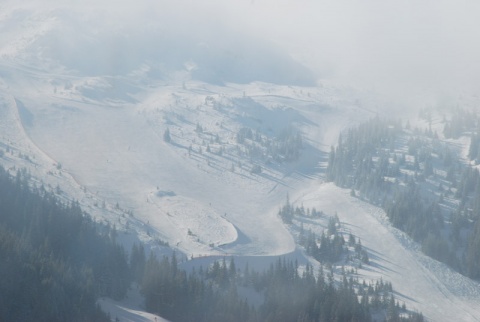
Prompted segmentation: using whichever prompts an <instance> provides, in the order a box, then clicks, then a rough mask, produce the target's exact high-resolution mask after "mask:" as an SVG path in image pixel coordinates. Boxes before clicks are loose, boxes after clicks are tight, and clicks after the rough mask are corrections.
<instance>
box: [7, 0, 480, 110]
mask: <svg viewBox="0 0 480 322" xmlns="http://www.w3.org/2000/svg"><path fill="white" fill-rule="evenodd" d="M11 3H16V2H11ZM32 3H33V6H37V7H38V8H42V9H41V10H44V11H45V10H49V8H55V7H58V6H61V8H62V9H55V10H54V11H53V13H50V14H49V15H56V16H57V18H58V17H60V18H61V19H63V20H64V22H72V25H71V26H70V27H69V28H65V27H63V26H62V27H61V28H59V30H60V31H61V32H62V34H58V33H57V34H54V36H53V37H52V39H53V40H55V41H57V40H58V39H62V37H63V39H64V40H65V39H70V38H71V39H73V40H72V42H75V41H87V42H88V41H91V39H92V38H95V37H97V35H98V37H99V39H100V41H98V42H97V43H98V46H99V47H102V46H105V48H106V50H109V51H112V49H111V48H112V47H109V48H108V47H106V46H108V41H107V44H105V39H109V38H111V35H115V34H120V35H122V36H123V35H127V36H128V34H129V33H130V31H131V39H133V40H132V41H133V42H132V43H128V42H127V43H126V45H125V46H126V47H130V48H123V49H124V50H122V48H121V47H115V48H114V49H115V50H117V51H119V52H120V51H123V52H124V53H123V55H124V56H122V57H126V56H125V55H126V54H129V53H131V52H132V47H138V48H137V49H139V51H143V49H142V48H143V46H145V48H150V49H149V50H151V48H152V46H155V45H158V48H162V46H163V44H162V43H160V42H161V40H158V39H155V37H151V38H148V36H149V35H150V34H151V35H157V36H158V35H166V36H165V37H167V38H168V37H170V38H169V39H170V40H169V41H171V40H172V39H173V42H169V43H167V45H168V46H171V45H172V44H174V43H177V42H178V43H179V44H181V45H180V46H179V48H178V50H179V51H177V53H180V51H181V50H182V49H183V50H184V53H185V52H187V53H188V52H189V51H191V50H192V49H191V47H189V45H188V44H187V43H186V42H185V41H184V40H179V41H177V40H175V37H179V38H189V40H188V41H190V42H193V43H194V42H197V43H196V44H195V46H196V47H195V48H200V47H201V46H203V45H205V46H209V47H212V46H213V47H215V48H217V50H220V49H221V50H224V51H228V50H229V48H230V49H231V51H232V52H233V53H235V51H237V50H238V48H239V47H238V46H239V44H242V46H243V47H242V48H245V47H251V51H250V52H247V53H246V55H247V56H248V59H251V60H252V59H254V57H255V56H256V51H258V55H259V56H262V55H263V56H265V55H268V54H269V53H270V51H269V50H268V49H266V48H265V46H263V47H262V46H261V45H260V44H261V43H262V42H265V43H266V44H268V46H271V45H272V44H275V45H276V46H277V47H278V48H280V49H283V50H284V51H285V52H284V53H282V54H287V55H290V56H292V57H293V58H295V59H297V60H299V61H300V62H302V63H303V64H305V65H307V66H308V67H309V68H311V69H312V70H313V71H314V72H315V73H316V76H318V78H319V79H336V80H339V81H341V82H343V83H347V84H353V85H354V86H357V87H360V88H366V89H374V90H377V91H379V92H382V93H386V94H388V95H389V96H391V97H393V98H398V99H401V98H406V97H417V96H423V97H427V98H431V100H432V101H435V100H436V99H439V98H440V99H442V98H443V97H445V96H448V95H453V96H454V95H458V93H461V92H463V93H467V94H468V93H479V92H480V58H479V57H480V18H479V17H480V1H475V0H471V1H465V0H455V1H443V0H335V1H334V0H329V1H326V0H228V1H226V0H204V1H200V0H195V1H194V0H175V1H173V0H140V1H130V0H123V1H121V0H120V1H119V0H116V1H114V0H103V1H102V0H97V1H92V0H84V1H71V2H68V4H67V5H66V4H64V1H58V0H44V1H33V2H32ZM22 5H23V3H22ZM19 6H20V5H19ZM72 8H73V9H72ZM0 9H5V8H2V7H1V5H0ZM3 11H5V10H3ZM0 18H2V17H0ZM57 20H58V19H57ZM2 26H3V27H5V26H8V24H3V25H0V27H2ZM85 28H89V29H88V32H85V34H84V35H81V31H79V30H81V29H85ZM106 30H107V31H106ZM79 34H80V36H79ZM142 37H145V38H142ZM0 38H1V37H0ZM15 38H16V37H12V39H15ZM162 39H166V38H162ZM204 39H208V42H209V43H207V44H202V41H204ZM249 41H251V44H252V45H251V46H250V45H249V44H248V42H249ZM64 42H65V43H68V41H66V40H65V41H64ZM58 43H60V42H58ZM40 44H42V43H41V42H40ZM132 44H133V45H132ZM64 45H65V44H64V43H60V45H58V46H57V47H55V46H51V47H52V48H55V52H56V53H58V52H61V51H62V50H63V48H62V46H64ZM121 45H122V44H120V45H118V44H116V46H121ZM68 46H71V44H68ZM182 46H183V47H182ZM44 47H45V46H44ZM257 48H258V49H257ZM278 48H277V49H278ZM277 49H275V50H277ZM42 50H44V49H43V48H42ZM69 50H70V51H69ZM69 50H65V53H66V54H69V53H77V54H79V55H80V52H79V48H75V46H73V47H72V48H70V49H69ZM147 51H148V50H147ZM43 52H44V51H43ZM86 53H87V54H88V52H86ZM155 53H156V52H155ZM83 54H84V53H81V55H83ZM131 54H132V55H134V54H136V55H138V53H131ZM72 55H73V54H72ZM81 55H80V56H81ZM185 57H187V56H185ZM94 58H95V57H94ZM122 59H123V58H122ZM125 59H126V58H125ZM179 59H180V58H179ZM181 59H183V56H182V57H181ZM272 61H273V62H269V61H268V59H266V58H265V57H261V59H259V60H258V61H257V62H255V64H256V65H255V64H253V65H252V66H254V67H255V66H257V67H258V68H260V67H259V66H258V64H261V63H262V62H267V63H270V65H271V66H270V67H269V69H267V70H266V71H265V72H269V71H270V72H271V71H272V70H273V69H274V66H275V63H276V61H278V62H280V61H282V58H281V55H280V56H278V57H277V58H276V59H274V60H272ZM224 63H225V62H224ZM225 64H228V62H227V63H225ZM279 65H281V63H279ZM272 66H273V67H272ZM272 68H273V69H272ZM279 68H281V66H279ZM239 70H241V67H239ZM235 71H236V70H233V71H232V72H235ZM285 72H288V70H286V71H285ZM246 79H248V78H246ZM427 101H428V100H427Z"/></svg>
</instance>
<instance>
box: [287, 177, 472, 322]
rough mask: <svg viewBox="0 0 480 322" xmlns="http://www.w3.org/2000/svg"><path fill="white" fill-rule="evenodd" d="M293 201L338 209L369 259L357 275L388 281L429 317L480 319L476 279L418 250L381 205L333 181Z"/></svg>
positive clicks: (307, 226)
mask: <svg viewBox="0 0 480 322" xmlns="http://www.w3.org/2000/svg"><path fill="white" fill-rule="evenodd" d="M295 202H296V203H297V204H300V203H301V204H303V205H304V206H305V207H310V208H313V207H315V208H316V209H317V210H322V211H324V212H325V213H326V214H328V215H333V214H335V213H336V214H337V215H338V217H339V219H340V221H341V223H342V229H343V230H344V231H345V232H347V233H352V234H353V235H354V236H357V237H358V238H360V239H361V241H362V245H363V247H366V248H367V251H368V253H369V256H370V265H368V266H365V267H364V268H363V269H359V270H358V276H359V278H361V279H366V280H367V281H368V280H370V279H374V280H375V279H379V278H382V279H383V280H388V281H391V282H392V284H393V285H394V288H395V291H396V293H397V294H396V297H397V298H398V300H400V301H403V302H405V303H406V304H407V306H408V307H412V308H416V309H418V310H420V311H421V312H422V313H423V314H424V315H425V316H426V317H427V318H428V319H429V320H431V321H478V320H479V319H480V307H479V306H478V299H479V297H480V284H479V283H478V282H475V281H472V280H470V279H469V278H467V277H464V276H462V275H461V274H459V273H457V272H455V271H453V270H451V269H450V268H448V267H447V266H446V265H445V264H442V263H439V262H437V261H435V260H433V259H431V258H429V257H427V256H425V255H424V254H422V253H421V252H420V247H419V246H418V245H417V244H416V243H415V242H413V241H412V240H411V239H410V238H409V237H408V236H406V235H405V233H403V232H401V231H399V230H397V229H395V228H393V227H392V226H391V224H390V223H389V221H388V218H387V217H386V215H385V213H384V211H383V210H382V209H380V208H378V207H375V206H372V205H370V204H368V203H365V202H363V201H361V200H359V199H358V198H355V197H351V196H350V193H349V191H348V190H345V189H340V188H338V187H336V186H335V185H333V184H332V183H327V184H321V185H318V184H313V185H312V186H310V187H309V188H307V189H306V190H305V191H304V192H301V191H300V192H298V193H297V195H296V200H295ZM304 228H305V230H309V229H312V231H317V233H318V228H319V227H318V226H317V225H312V224H307V223H305V225H304Z"/></svg>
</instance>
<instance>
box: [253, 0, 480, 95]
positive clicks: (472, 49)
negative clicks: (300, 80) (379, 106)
mask: <svg viewBox="0 0 480 322" xmlns="http://www.w3.org/2000/svg"><path fill="white" fill-rule="evenodd" d="M275 3H281V5H275ZM251 7H252V8H251V11H250V12H255V21H254V22H252V25H256V26H257V28H262V29H264V32H265V34H268V35H270V36H271V37H272V38H275V39H278V41H279V42H281V43H283V44H284V45H286V46H288V47H289V48H290V50H291V52H292V53H293V54H294V55H296V56H298V57H299V58H301V59H303V60H304V61H305V62H307V63H308V64H309V65H310V66H312V67H313V68H316V69H317V70H318V71H319V72H320V75H321V77H336V78H339V79H342V80H344V81H346V82H352V83H354V84H356V85H358V86H365V87H370V86H371V87H373V88H375V89H377V90H381V91H384V92H388V93H390V94H391V95H395V96H402V95H409V93H410V94H414V95H416V93H422V92H423V93H425V94H426V95H430V96H436V97H439V96H440V97H441V96H443V95H445V94H446V93H458V92H460V91H466V92H476V93H478V92H479V91H480V18H479V17H480V1H463V0H460V1H442V0H440V1H438V0H402V1H400V0H397V1H388V0H387V1H385V0H362V1H346V0H343V1H342V0H337V1H322V0H312V1H310V0H297V1H288V0H285V1H274V0H271V1H269V0H264V1H259V0H256V1H254V2H253V4H252V5H251ZM255 7H258V9H257V8H255Z"/></svg>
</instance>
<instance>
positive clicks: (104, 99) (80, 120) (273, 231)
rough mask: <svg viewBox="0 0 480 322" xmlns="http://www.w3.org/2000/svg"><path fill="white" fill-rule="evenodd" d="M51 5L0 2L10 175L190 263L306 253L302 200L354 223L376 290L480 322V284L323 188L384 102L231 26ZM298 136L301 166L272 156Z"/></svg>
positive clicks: (361, 206)
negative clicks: (294, 225) (289, 133)
mask: <svg viewBox="0 0 480 322" xmlns="http://www.w3.org/2000/svg"><path fill="white" fill-rule="evenodd" d="M49 3H51V6H46V7H45V6H39V5H34V4H23V5H22V4H14V3H13V2H10V3H9V2H6V3H5V4H3V5H1V4H0V9H2V10H0V12H1V14H0V28H1V29H0V39H1V40H2V41H1V42H0V76H1V77H0V149H1V151H3V154H2V155H1V156H0V163H1V164H2V165H3V166H4V167H6V168H8V169H11V171H12V173H13V171H15V170H16V169H21V168H25V169H27V171H29V172H30V173H31V174H32V177H33V178H34V179H33V180H34V181H36V184H38V185H40V184H44V185H46V186H47V187H49V188H50V189H51V190H52V191H55V193H56V194H57V195H59V196H60V197H61V198H63V199H64V200H78V201H79V202H80V203H81V205H82V206H83V208H84V209H85V210H86V211H87V212H89V213H91V214H92V216H94V218H95V219H96V220H98V221H102V222H108V223H109V224H111V225H115V226H116V228H117V230H118V231H119V235H120V236H119V239H120V240H122V241H124V242H125V244H126V245H127V246H128V245H129V244H131V243H133V242H135V241H138V240H140V241H143V242H145V243H147V244H148V246H149V247H150V248H151V249H153V250H156V251H159V252H162V251H166V248H165V247H163V246H161V245H164V243H165V242H168V244H169V245H170V246H171V247H173V248H175V249H176V250H178V251H179V252H182V253H183V254H184V255H185V257H187V258H191V257H194V258H199V257H203V258H205V256H212V257H213V256H224V255H236V256H239V257H245V258H248V259H249V260H254V258H257V259H258V261H259V262H263V261H265V260H266V259H268V258H270V257H273V256H297V255H298V256H303V255H301V252H300V251H299V250H298V248H296V245H295V240H294V238H293V236H292V235H291V233H290V232H289V230H288V229H287V227H285V225H284V223H283V222H282V221H281V219H280V218H279V217H278V215H277V211H278V209H279V207H280V205H282V204H283V203H284V201H285V198H286V196H287V194H290V196H291V199H292V200H293V201H295V202H296V203H304V205H305V206H307V207H316V208H317V209H318V210H323V211H325V212H326V213H328V214H333V213H335V212H338V215H339V218H340V220H341V221H342V223H343V225H344V226H345V227H348V228H349V229H350V230H351V231H352V232H354V233H355V235H356V236H359V237H360V238H361V239H362V242H363V243H364V246H365V247H367V248H368V251H369V254H370V255H371V258H372V263H373V264H372V265H371V266H366V267H365V268H364V269H363V270H360V274H361V276H363V277H364V278H366V279H370V278H383V279H384V280H386V281H391V282H392V283H393V285H394V288H395V289H396V290H397V291H398V293H399V294H398V296H399V298H400V299H401V300H402V301H405V302H406V303H407V305H408V306H409V307H410V308H413V309H416V310H419V311H421V312H423V313H424V314H425V315H426V317H427V318H429V319H431V320H433V321H453V320H465V321H478V320H480V310H479V309H478V301H479V300H480V289H479V286H478V284H477V283H476V282H474V281H471V280H469V279H467V278H465V277H463V276H461V275H459V274H457V273H454V272H452V271H450V270H449V269H448V268H446V267H445V266H444V265H441V264H439V263H437V262H436V261H433V260H431V259H429V258H426V257H425V256H423V255H422V254H420V253H419V251H418V247H417V246H415V244H414V243H413V242H411V241H410V240H409V238H407V237H405V236H404V235H403V234H402V233H399V232H398V231H397V230H395V229H393V228H392V227H391V226H390V225H389V223H388V222H387V220H386V219H385V218H384V216H383V213H382V212H381V211H380V210H379V209H377V208H375V207H372V206H369V205H367V204H365V203H363V202H361V201H359V200H357V199H354V198H351V197H349V196H348V192H346V191H343V190H341V189H339V188H337V187H335V186H333V185H331V184H324V183H323V182H322V181H321V175H322V171H323V166H324V163H325V161H326V153H327V152H328V151H329V149H330V146H331V145H334V144H336V143H337V139H338V135H339V133H340V132H341V131H342V130H344V129H346V128H348V127H350V126H353V125H355V124H358V123H359V122H361V121H363V120H366V119H369V118H370V117H372V116H374V115H375V114H376V112H378V105H377V102H375V100H374V99H373V98H371V97H368V96H367V99H364V98H365V94H363V93H358V92H354V91H351V90H349V89H346V88H344V87H340V86H337V85H335V84H329V83H328V82H326V81H323V82H321V83H320V82H319V83H315V82H314V81H312V79H313V78H312V77H313V74H312V73H311V72H310V71H308V70H307V69H306V68H305V67H303V66H302V65H300V64H298V63H297V62H295V61H293V60H292V59H291V58H290V57H289V56H288V55H286V54H285V53H283V52H281V51H280V50H278V51H277V49H276V48H275V47H271V46H270V45H269V44H262V43H260V42H259V40H253V42H250V39H247V38H244V37H245V35H240V34H239V37H235V39H236V40H238V41H237V42H235V41H232V40H230V42H226V41H225V39H224V37H225V35H227V34H228V32H225V33H220V32H219V31H218V30H220V28H218V24H217V23H216V22H211V24H207V27H202V29H201V30H197V33H193V32H192V33H189V32H190V30H185V29H182V28H180V26H181V25H182V23H181V21H180V22H178V23H176V24H173V25H172V26H174V27H175V28H177V27H178V28H180V29H178V30H177V29H175V28H174V27H172V26H169V27H168V28H167V29H162V28H163V26H162V25H161V23H160V22H158V21H157V20H156V19H153V18H152V17H155V15H156V14H160V13H158V12H157V11H155V10H157V9H158V8H157V9H155V8H154V9H155V10H153V11H152V12H151V15H152V17H151V18H149V19H148V20H147V23H145V24H142V25H140V26H134V23H133V22H134V21H128V20H126V21H125V26H123V27H122V26H118V25H115V24H114V20H111V19H108V17H109V11H108V10H107V9H108V6H107V5H105V7H104V8H103V9H102V8H100V9H98V8H97V9H98V10H97V11H91V9H85V8H84V7H81V6H80V7H78V8H77V7H76V6H74V7H73V9H72V8H67V7H63V6H61V5H59V4H54V1H52V2H49ZM139 8H142V6H139ZM115 11H120V12H121V13H116V14H120V15H125V14H126V13H125V11H126V10H125V9H122V8H121V6H120V7H119V8H116V9H115ZM92 12H93V13H92ZM127 16H128V15H127ZM167 16H168V12H167V13H164V14H161V17H163V18H166V17H167ZM99 17H100V18H105V19H103V20H102V19H98V18H99ZM197 19H198V20H199V21H197V24H198V25H202V22H201V21H200V20H202V19H200V18H197ZM98 21H103V23H102V24H100V25H99V24H96V23H98ZM159 21H161V20H159ZM205 28H206V29H205ZM174 29H175V30H174ZM217 29H218V30H217ZM105 30H108V32H105ZM127 30H131V31H132V32H131V33H130V34H129V33H126V31H127ZM212 30H217V31H216V32H215V33H213V34H212V33H211V31H212ZM174 31H175V32H174ZM229 32H230V31H229ZM166 35H168V37H167V36H166ZM187 35H188V36H187ZM205 35H206V36H205ZM235 35H237V34H235ZM222 37H223V38H222ZM178 39H181V40H182V41H181V42H180V43H179V42H177V40H178ZM220 39H223V40H222V41H220ZM155 42H157V43H155ZM226 43H229V44H230V45H231V46H230V45H228V46H226V45H225V44H226ZM232 43H233V44H232ZM233 45H234V46H233ZM223 46H226V47H223ZM225 48H227V49H228V50H226V49H225ZM272 48H274V49H272ZM117 55H118V56H117ZM279 67H281V68H279ZM272 75H273V76H272ZM290 128H294V129H295V130H298V131H299V132H300V133H302V138H303V148H302V149H301V150H300V152H301V155H300V157H299V158H298V159H297V160H293V161H291V162H285V161H282V158H284V156H280V157H279V156H278V155H277V156H275V155H272V154H271V153H270V152H268V148H269V147H270V146H272V145H273V144H276V143H275V142H277V141H275V140H277V139H278V137H280V136H281V135H282V133H283V132H284V131H285V130H288V129H290ZM242 129H250V130H252V132H253V133H254V134H255V135H257V134H258V136H259V138H260V139H259V140H258V142H256V143H255V146H256V147H257V148H258V149H257V150H255V151H256V152H255V151H253V152H255V153H257V154H256V155H255V154H253V152H252V151H249V150H248V147H247V146H246V145H244V144H241V143H239V139H238V137H237V134H239V133H240V132H241V131H242ZM167 130H168V131H169V133H170V140H165V139H164V135H165V132H166V131H167ZM249 142H250V141H249ZM252 142H253V141H252ZM259 142H261V143H259ZM252 144H253V143H252ZM269 153H270V154H269ZM255 166H260V169H261V171H252V170H254V169H255V168H254V167H255ZM312 229H319V228H318V227H316V228H315V226H312ZM159 241H160V242H159ZM198 262H199V263H201V262H202V261H201V259H200V260H198ZM192 263H196V262H195V261H192ZM102 303H103V304H104V305H105V306H107V307H109V308H112V310H115V312H120V311H122V310H121V309H117V308H116V307H117V306H118V305H120V304H118V303H113V302H109V300H106V301H104V302H102ZM137 309H139V308H138V307H135V308H132V310H133V311H135V310H137ZM132 310H131V311H129V310H128V309H125V310H123V311H124V313H121V312H120V313H121V314H124V315H125V314H126V315H129V314H130V313H131V312H133V311H132ZM123 311H122V312H123ZM125 312H127V313H125ZM120 313H119V314H120ZM131 314H133V313H131ZM135 314H136V313H135ZM139 314H140V315H138V314H137V315H134V316H137V317H138V320H141V317H140V316H141V313H139ZM130 318H132V317H130ZM144 318H145V319H147V320H148V319H152V318H154V317H153V315H148V316H147V315H144ZM132 319H135V318H132Z"/></svg>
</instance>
